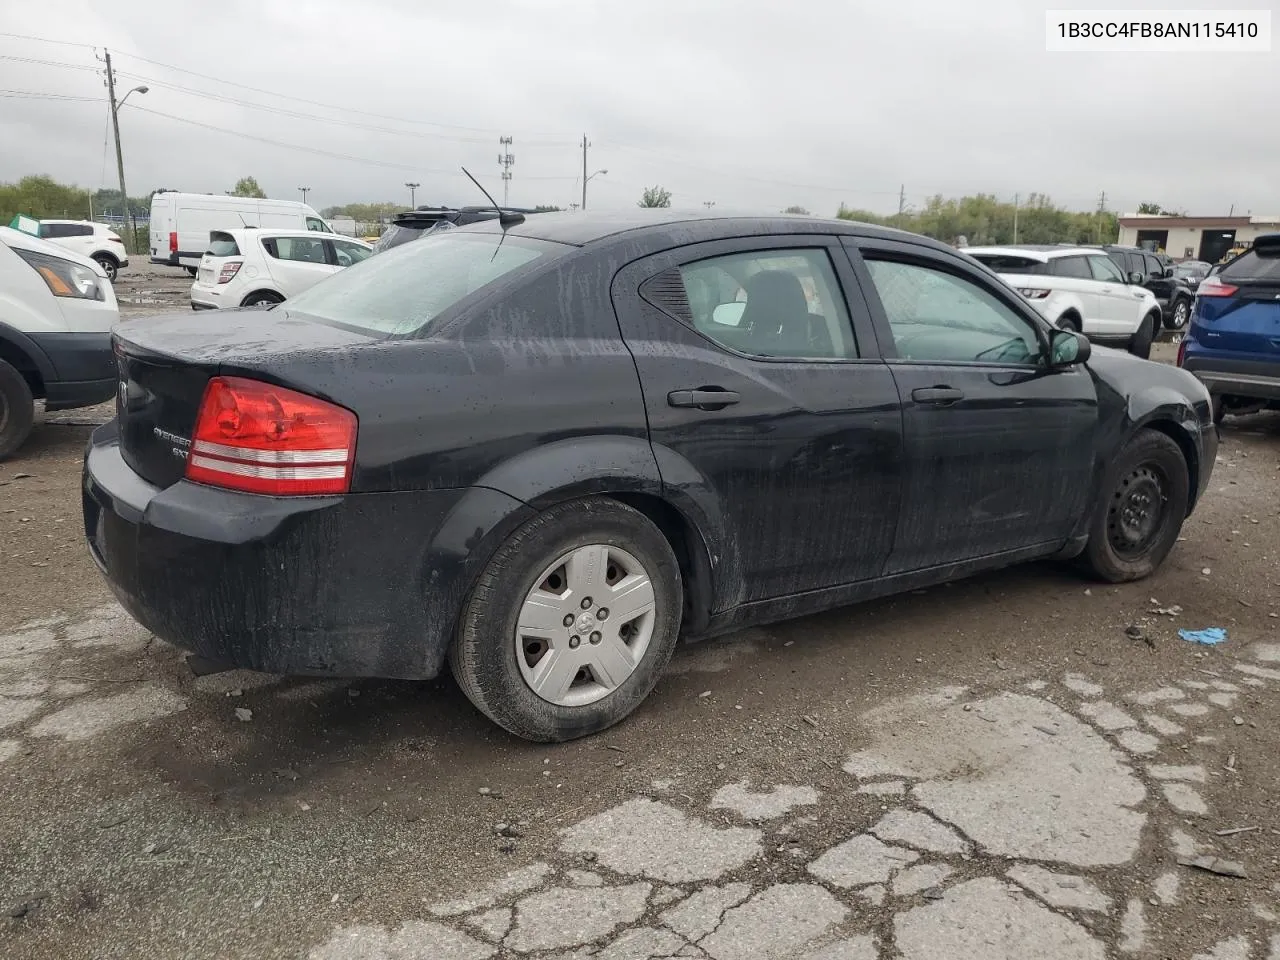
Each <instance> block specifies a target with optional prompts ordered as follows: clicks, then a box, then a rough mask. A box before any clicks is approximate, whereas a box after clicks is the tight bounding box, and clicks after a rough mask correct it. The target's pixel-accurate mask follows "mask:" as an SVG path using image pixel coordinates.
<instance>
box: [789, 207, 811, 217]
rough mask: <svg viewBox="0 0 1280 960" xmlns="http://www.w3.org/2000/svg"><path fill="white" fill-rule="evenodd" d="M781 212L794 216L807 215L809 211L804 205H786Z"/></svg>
mask: <svg viewBox="0 0 1280 960" xmlns="http://www.w3.org/2000/svg"><path fill="white" fill-rule="evenodd" d="M782 212H783V213H786V214H790V215H791V216H795V217H807V216H809V211H808V210H806V209H805V208H804V207H787V209H785V210H783V211H782Z"/></svg>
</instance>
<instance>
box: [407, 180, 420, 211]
mask: <svg viewBox="0 0 1280 960" xmlns="http://www.w3.org/2000/svg"><path fill="white" fill-rule="evenodd" d="M405 186H406V187H408V188H409V209H410V210H416V209H417V207H415V206H414V205H413V202H414V197H415V196H416V193H417V190H418V188H419V187H420V186H422V184H420V183H406V184H405Z"/></svg>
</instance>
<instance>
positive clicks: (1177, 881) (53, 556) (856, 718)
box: [0, 270, 1280, 960]
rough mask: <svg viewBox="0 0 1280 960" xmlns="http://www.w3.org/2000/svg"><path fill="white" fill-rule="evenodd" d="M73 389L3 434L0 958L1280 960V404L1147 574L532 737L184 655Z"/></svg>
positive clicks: (830, 646) (1005, 580) (967, 595)
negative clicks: (113, 516)
mask: <svg viewBox="0 0 1280 960" xmlns="http://www.w3.org/2000/svg"><path fill="white" fill-rule="evenodd" d="M134 282H135V283H136V285H137V287H138V289H139V290H157V289H168V290H169V291H170V293H169V294H165V295H164V296H168V297H170V299H171V300H172V299H173V298H175V297H176V298H180V294H181V292H182V291H183V290H184V289H185V287H184V283H183V280H182V279H181V277H169V276H167V275H166V274H165V272H163V271H154V270H153V271H151V273H149V274H147V273H144V274H142V275H141V276H140V279H138V280H136V281H134ZM166 285H167V286H166ZM175 291H176V292H175ZM164 296H155V297H152V296H151V295H150V294H147V295H145V296H143V295H142V294H139V298H140V299H164ZM162 308H163V305H156V304H141V303H140V304H135V305H134V306H133V307H132V309H137V310H139V311H145V310H152V309H162ZM1162 350H1163V353H1164V354H1165V355H1166V356H1167V354H1168V353H1169V352H1171V350H1170V348H1168V347H1167V346H1165V347H1163V348H1162ZM72 414H74V415H75V416H71V417H62V416H59V417H53V418H50V422H46V423H45V424H44V425H42V426H40V427H38V428H37V430H36V432H35V433H34V435H33V437H32V440H31V442H30V443H29V444H28V446H27V447H26V448H25V450H24V451H23V452H22V454H21V455H20V456H19V457H18V458H16V459H13V460H10V461H8V462H6V463H4V464H3V465H0V571H3V577H0V956H4V957H15V958H24V960H25V958H31V960H53V958H58V960H76V958H95V960H96V958H136V957H143V956H145V957H154V958H170V957H174V958H207V957H218V958H242V957H243V958H255V960H263V958H306V960H347V958H351V960H357V958H358V960H410V958H424V960H425V958H432V960H451V958H475V960H489V958H514V957H522V958H523V957H530V958H539V960H545V958H551V957H556V958H574V960H579V958H581V960H586V958H597V960H656V958H665V957H702V958H709V960H738V958H742V960H748V958H750V960H755V958H803V960H968V958H975V960H976V958H982V960H1000V958H1020V960H1021V958H1030V957H1034V958H1046V960H1058V958H1063V960H1075V958H1100V960H1101V958H1125V957H1135V958H1145V957H1151V958H1171V960H1193V958H1194V960H1202V958H1208V960H1280V854H1278V853H1277V843H1276V841H1277V838H1278V837H1280V822H1277V817H1276V810H1277V805H1276V804H1275V802H1274V793H1275V791H1276V789H1277V784H1278V783H1280V778H1278V774H1280V763H1278V762H1277V757H1276V750H1275V743H1276V738H1275V732H1276V729H1277V721H1278V720H1280V630H1278V629H1277V625H1278V624H1280V562H1278V560H1280V557H1278V556H1277V554H1278V551H1280V548H1278V546H1277V544H1280V506H1278V505H1277V502H1276V497H1275V492H1276V490H1277V472H1278V471H1280V416H1276V415H1260V416H1256V417H1250V418H1240V419H1238V420H1230V419H1229V420H1228V422H1227V424H1226V426H1225V427H1224V442H1223V445H1222V448H1221V450H1220V462H1219V464H1218V465H1217V468H1216V470H1215V473H1214V479H1213V485H1212V488H1211V490H1210V491H1209V492H1208V494H1207V496H1206V499H1205V502H1204V503H1203V505H1202V506H1201V508H1200V509H1199V510H1198V511H1197V513H1196V515H1195V516H1194V517H1193V518H1192V519H1191V521H1189V522H1188V524H1187V525H1186V527H1185V529H1184V531H1183V536H1184V539H1183V540H1182V541H1181V542H1180V543H1179V544H1178V545H1177V546H1176V547H1175V550H1174V552H1173V554H1172V556H1171V557H1170V559H1169V561H1168V563H1167V564H1166V565H1165V567H1164V569H1162V570H1161V571H1160V572H1159V573H1158V574H1157V575H1156V576H1155V577H1153V578H1152V579H1150V580H1148V581H1146V582H1145V583H1140V584H1133V585H1127V586H1123V587H1109V586H1100V585H1097V584H1089V583H1086V582H1084V581H1082V580H1080V579H1079V578H1078V577H1077V576H1075V575H1074V574H1073V573H1072V572H1071V571H1069V570H1064V569H1062V568H1059V567H1055V566H1052V565H1035V566H1029V567H1022V568H1017V569H1014V570H1009V571H1004V572H1001V573H999V574H994V575H990V576H985V577H981V578H977V579H974V580H970V581H965V582H963V583H958V584H955V585H953V586H950V587H942V588H937V589H933V590H929V591H926V592H922V593H917V594H912V595H908V596H905V597H900V598H896V599H891V600H886V601H883V602H878V603H872V604H867V605H863V606H860V607H854V608H849V609H847V610H840V611H833V612H830V613H827V614H823V615H821V616H817V617H810V618H807V619H804V620H799V621H794V622H792V623H788V624H781V625H778V626H776V627H770V628H767V629H755V630H750V631H746V632H744V633H740V634H737V635H735V636H732V637H726V638H724V639H723V640H718V641H714V642H707V643H703V644H698V645H693V646H687V647H684V648H682V649H681V651H680V652H679V653H678V654H677V656H676V658H675V659H674V661H673V662H672V665H671V667H670V669H669V671H668V673H667V675H666V677H665V678H664V680H663V681H662V682H661V684H660V685H659V687H658V689H657V690H656V691H655V693H654V695H653V696H652V697H651V698H650V700H649V701H648V702H647V703H646V704H645V705H644V706H643V707H642V708H641V709H640V710H639V711H638V712H637V714H636V715H634V716H633V718H632V719H630V720H629V721H628V722H626V723H625V724H623V725H622V726H620V727H618V728H616V729H614V730H611V731H608V732H606V733H605V734H603V735H601V736H598V737H595V738H592V739H589V740H584V741H578V742H575V743H570V744H562V745H555V746H538V745H532V744H528V743H524V742H522V741H516V740H514V739H512V738H510V737H508V736H506V735H505V734H503V733H502V732H501V731H499V730H497V729H496V728H493V727H491V726H490V725H489V724H487V723H485V722H484V721H483V720H482V719H481V718H480V717H479V716H478V715H477V714H476V713H475V712H474V711H473V709H472V708H471V707H470V706H469V705H468V704H467V702H466V700H465V699H464V698H463V696H462V695H461V694H460V693H459V692H458V691H457V689H456V688H455V687H454V685H453V683H452V681H450V680H449V679H448V678H442V679H440V680H438V681H433V682H430V683H403V682H368V681H359V682H344V681H311V680H297V679H288V678H280V677H274V676H266V675H258V674H250V673H241V672H237V673H230V674H220V675H214V676H208V677H203V678H198V679H197V678H193V677H192V676H191V674H190V672H189V671H188V670H187V669H186V667H185V664H184V662H183V659H182V657H181V655H180V654H179V653H178V652H177V651H175V650H173V649H172V648H170V647H168V646H167V645H166V644H164V643H163V642H161V641H158V640H155V639H154V638H152V637H150V636H149V635H148V634H147V633H146V631H145V630H143V629H142V628H141V627H138V626H137V625H136V624H134V623H133V622H132V621H130V620H129V618H128V617H127V616H125V615H124V614H123V613H122V611H120V610H119V608H118V607H117V606H116V605H115V604H114V603H113V602H112V601H111V599H110V595H109V593H108V592H107V591H106V589H105V587H104V586H103V585H102V583H101V582H100V579H99V577H98V575H97V572H96V570H95V569H94V568H93V566H92V564H91V563H90V561H89V560H88V558H87V556H86V554H85V551H84V548H83V547H82V545H81V530H80V529H79V500H78V495H79V494H78V479H79V458H80V453H81V450H82V447H83V444H84V441H85V438H86V436H87V433H88V430H89V428H88V427H87V426H85V425H83V424H84V423H85V422H87V421H90V420H92V419H94V418H95V417H101V416H102V415H103V411H73V412H72ZM107 415H109V413H108V414H107ZM1208 626H1219V627H1223V628H1225V629H1226V630H1227V633H1228V639H1227V641H1226V642H1225V643H1223V644H1221V645H1219V646H1216V647H1208V646H1200V645H1197V644H1194V643H1189V642H1187V641H1184V640H1182V639H1179V637H1178V635H1177V630H1178V628H1189V629H1199V628H1203V627H1208ZM1127 628H1134V629H1132V630H1129V629H1127ZM1133 633H1137V634H1139V635H1140V636H1139V637H1137V638H1135V637H1133V636H1131V635H1130V634H1133ZM1234 873H1242V874H1244V876H1233V875H1231V874H1234Z"/></svg>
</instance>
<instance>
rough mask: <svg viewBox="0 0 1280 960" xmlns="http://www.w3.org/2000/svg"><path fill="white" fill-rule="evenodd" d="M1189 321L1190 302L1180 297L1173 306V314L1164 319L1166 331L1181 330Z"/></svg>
mask: <svg viewBox="0 0 1280 960" xmlns="http://www.w3.org/2000/svg"><path fill="white" fill-rule="evenodd" d="M1190 319H1191V301H1190V300H1188V299H1187V298H1186V297H1182V298H1180V299H1179V300H1178V302H1177V303H1175V304H1174V305H1173V312H1172V313H1171V314H1169V316H1168V317H1166V318H1165V321H1164V325H1165V329H1166V330H1181V329H1182V328H1183V327H1185V326H1186V325H1187V321H1188V320H1190Z"/></svg>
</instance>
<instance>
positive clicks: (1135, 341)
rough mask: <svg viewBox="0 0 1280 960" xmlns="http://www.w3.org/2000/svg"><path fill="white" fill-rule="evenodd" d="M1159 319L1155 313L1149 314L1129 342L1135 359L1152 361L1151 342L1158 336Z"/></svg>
mask: <svg viewBox="0 0 1280 960" xmlns="http://www.w3.org/2000/svg"><path fill="white" fill-rule="evenodd" d="M1156 323H1157V317H1156V315H1155V314H1154V313H1148V314H1147V315H1146V316H1145V317H1143V318H1142V324H1141V325H1140V326H1139V327H1138V332H1137V333H1135V334H1134V335H1133V336H1132V337H1131V338H1130V340H1129V352H1130V353H1132V354H1133V355H1134V356H1135V357H1138V358H1140V359H1142V360H1150V359H1151V341H1152V340H1153V339H1155V335H1156Z"/></svg>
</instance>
